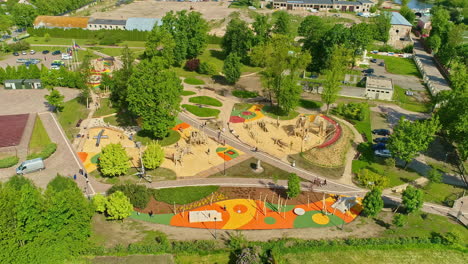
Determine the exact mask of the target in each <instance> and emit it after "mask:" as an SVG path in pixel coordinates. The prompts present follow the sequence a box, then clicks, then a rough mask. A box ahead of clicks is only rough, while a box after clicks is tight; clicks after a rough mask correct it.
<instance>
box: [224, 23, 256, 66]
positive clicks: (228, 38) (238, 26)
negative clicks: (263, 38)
mask: <svg viewBox="0 0 468 264" xmlns="http://www.w3.org/2000/svg"><path fill="white" fill-rule="evenodd" d="M253 41H254V34H253V32H252V30H251V29H250V28H249V26H248V25H247V23H246V22H245V21H242V20H240V19H239V18H234V19H232V20H231V21H229V24H228V25H227V28H226V33H225V34H224V37H223V40H222V43H221V47H222V48H223V51H224V54H225V55H226V56H227V55H229V54H230V53H237V54H238V55H239V56H241V58H242V61H244V62H246V60H247V58H248V53H249V51H250V49H251V48H252V45H253Z"/></svg>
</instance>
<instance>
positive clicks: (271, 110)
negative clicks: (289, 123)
mask: <svg viewBox="0 0 468 264" xmlns="http://www.w3.org/2000/svg"><path fill="white" fill-rule="evenodd" d="M262 110H263V112H264V113H265V115H267V116H269V117H271V118H274V119H277V118H279V120H291V119H294V118H296V116H298V115H299V112H297V111H294V110H291V111H289V113H283V112H282V111H281V110H280V109H279V108H278V107H276V106H270V105H266V106H265V107H263V109H262Z"/></svg>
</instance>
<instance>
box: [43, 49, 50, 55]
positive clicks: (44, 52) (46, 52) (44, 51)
mask: <svg viewBox="0 0 468 264" xmlns="http://www.w3.org/2000/svg"><path fill="white" fill-rule="evenodd" d="M49 52H50V51H48V50H43V51H42V54H48V53H49Z"/></svg>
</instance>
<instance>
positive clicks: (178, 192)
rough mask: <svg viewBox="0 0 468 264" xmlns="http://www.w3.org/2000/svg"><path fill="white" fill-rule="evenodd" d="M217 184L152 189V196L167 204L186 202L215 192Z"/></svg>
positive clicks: (217, 187)
mask: <svg viewBox="0 0 468 264" xmlns="http://www.w3.org/2000/svg"><path fill="white" fill-rule="evenodd" d="M218 189H219V186H197V187H177V188H166V189H157V190H154V198H155V199H156V200H158V201H161V202H166V203H168V204H173V203H176V204H188V203H192V202H195V201H198V200H200V199H202V198H205V197H207V196H208V195H210V194H211V193H213V192H216V191H217V190H218Z"/></svg>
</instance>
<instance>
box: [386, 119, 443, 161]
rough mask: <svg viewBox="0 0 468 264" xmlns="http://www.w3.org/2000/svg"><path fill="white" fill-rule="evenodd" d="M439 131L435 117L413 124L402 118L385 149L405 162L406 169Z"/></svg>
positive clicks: (438, 124)
mask: <svg viewBox="0 0 468 264" xmlns="http://www.w3.org/2000/svg"><path fill="white" fill-rule="evenodd" d="M439 130H440V123H439V119H438V118H437V117H435V118H432V119H429V120H424V121H414V122H411V121H409V120H406V119H405V118H404V117H402V118H401V119H400V122H398V124H397V125H396V126H395V127H394V129H393V133H392V134H391V135H390V140H389V142H388V144H387V147H388V149H389V150H390V152H391V153H392V155H393V156H394V157H397V158H399V159H402V160H404V161H405V168H406V166H408V163H409V162H410V161H411V160H412V159H413V158H414V157H415V156H416V155H417V154H418V153H419V152H421V151H425V150H426V149H427V148H428V147H429V144H430V143H431V142H432V141H433V139H434V136H435V133H436V132H437V131H439Z"/></svg>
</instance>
